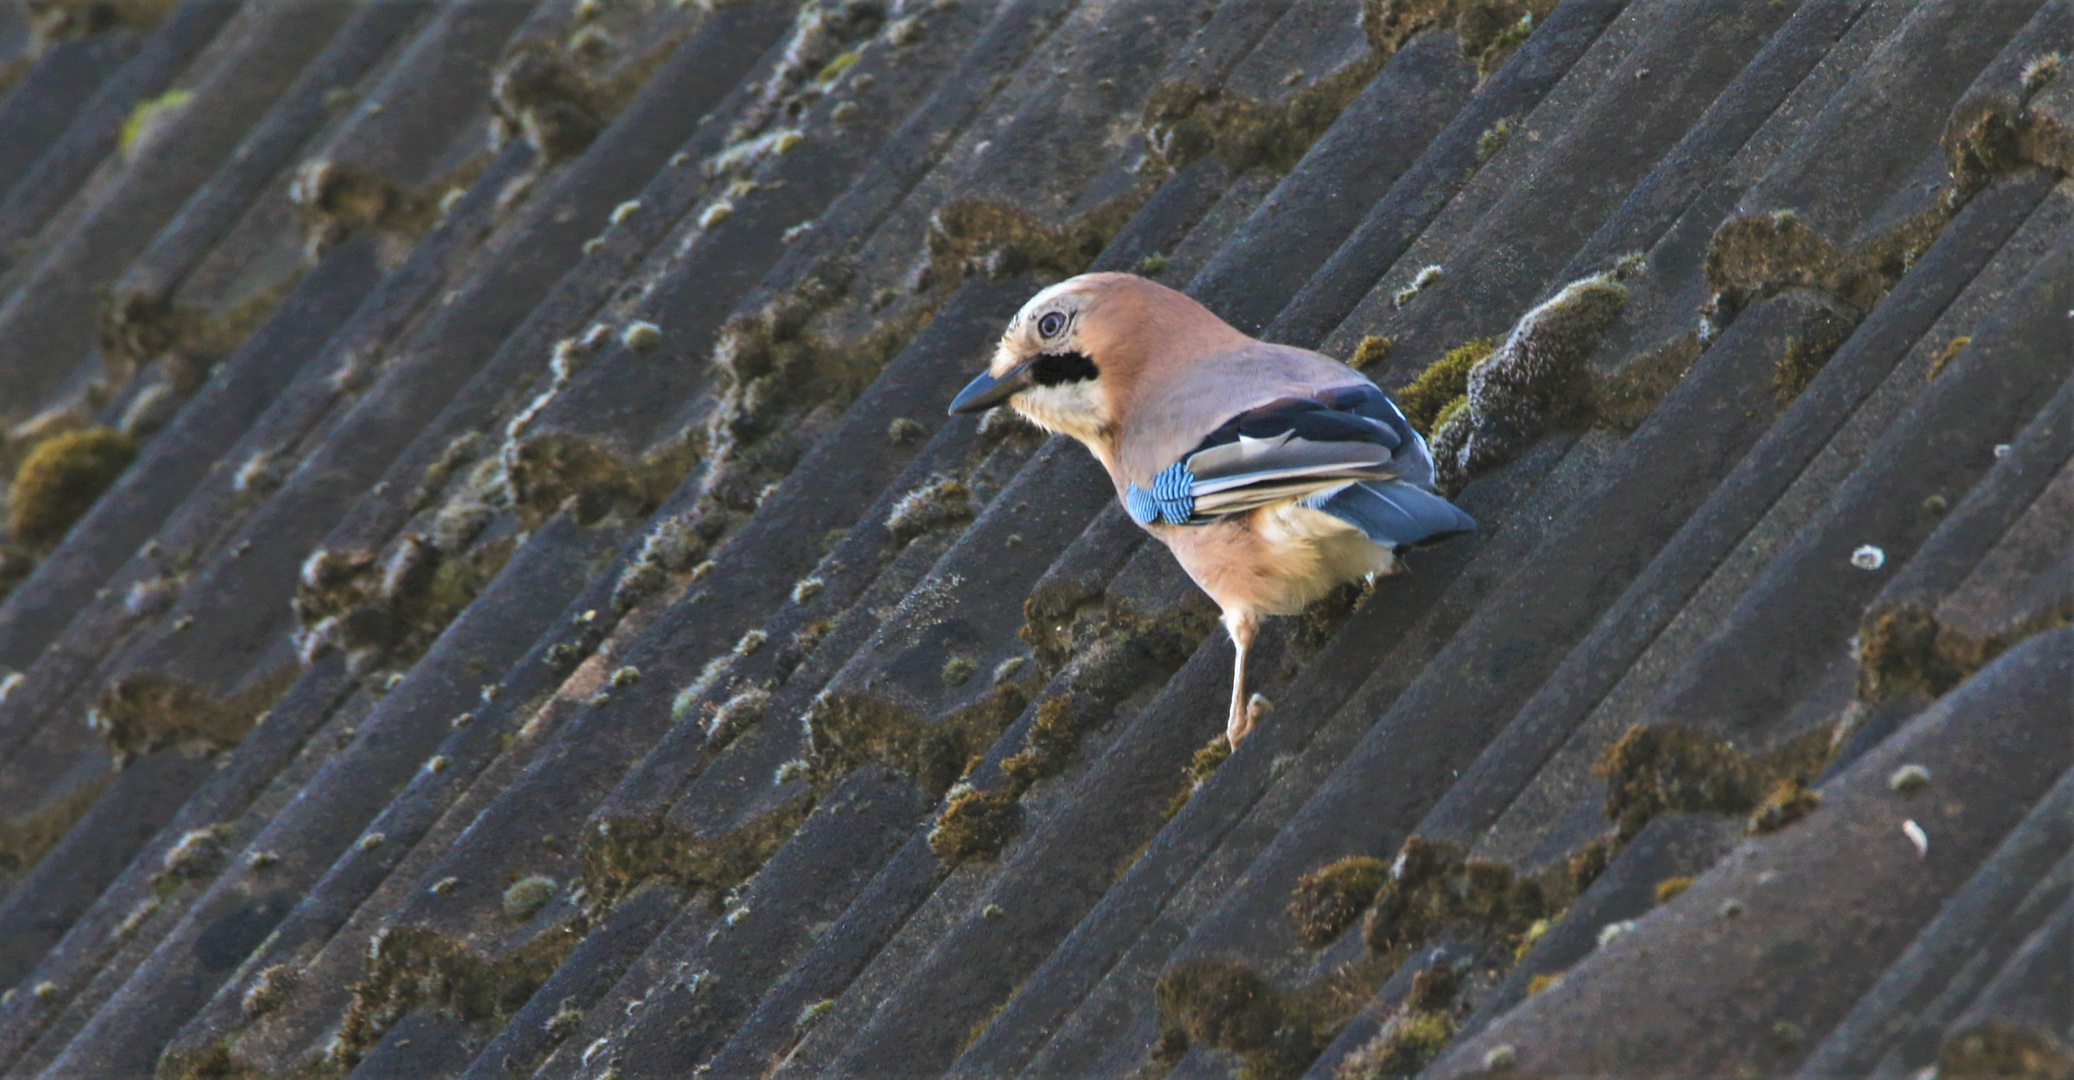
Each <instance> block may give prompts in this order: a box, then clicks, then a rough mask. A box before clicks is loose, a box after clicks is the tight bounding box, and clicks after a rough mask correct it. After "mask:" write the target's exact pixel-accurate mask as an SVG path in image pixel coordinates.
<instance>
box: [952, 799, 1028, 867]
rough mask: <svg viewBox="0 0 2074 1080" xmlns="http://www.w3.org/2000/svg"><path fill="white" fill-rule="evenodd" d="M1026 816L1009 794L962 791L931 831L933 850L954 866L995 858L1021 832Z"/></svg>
mask: <svg viewBox="0 0 2074 1080" xmlns="http://www.w3.org/2000/svg"><path fill="white" fill-rule="evenodd" d="M1022 816H1023V815H1022V808H1021V805H1020V804H1019V803H1017V801H1016V797H1015V796H1014V795H1012V794H1010V793H1008V792H1006V791H980V790H976V789H973V790H966V791H961V792H959V793H958V794H956V795H953V796H951V799H950V802H949V803H948V804H947V805H946V806H945V807H944V810H943V813H942V814H941V815H940V816H938V817H937V819H936V824H935V826H934V827H932V828H931V829H930V830H929V850H930V851H932V852H934V853H935V854H936V857H937V858H938V859H940V860H942V861H943V862H944V863H945V864H947V865H952V866H955V865H957V864H958V863H961V862H966V861H968V860H971V859H992V858H994V857H995V856H997V855H999V854H1000V853H1001V849H1002V847H1004V846H1006V845H1007V843H1008V841H1009V839H1010V838H1012V837H1014V836H1015V834H1016V832H1017V831H1018V830H1019V829H1021V827H1022Z"/></svg>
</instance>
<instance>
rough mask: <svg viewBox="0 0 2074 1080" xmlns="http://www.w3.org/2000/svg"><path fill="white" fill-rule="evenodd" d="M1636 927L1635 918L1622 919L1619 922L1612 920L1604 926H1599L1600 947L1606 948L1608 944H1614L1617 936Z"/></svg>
mask: <svg viewBox="0 0 2074 1080" xmlns="http://www.w3.org/2000/svg"><path fill="white" fill-rule="evenodd" d="M1634 928H1635V920H1633V919H1622V920H1620V921H1618V922H1610V923H1607V924H1606V925H1604V926H1601V927H1599V947H1600V948H1605V947H1606V946H1608V945H1610V944H1612V943H1613V940H1614V939H1615V938H1617V937H1619V936H1621V935H1622V934H1625V933H1627V932H1628V931H1630V930H1633V929H1634Z"/></svg>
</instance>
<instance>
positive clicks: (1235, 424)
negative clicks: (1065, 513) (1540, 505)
mask: <svg viewBox="0 0 2074 1080" xmlns="http://www.w3.org/2000/svg"><path fill="white" fill-rule="evenodd" d="M1432 475H1433V466H1432V458H1431V457H1430V456H1428V454H1427V452H1426V446H1425V442H1424V441H1423V440H1421V439H1420V438H1419V436H1418V434H1417V433H1416V432H1414V431H1413V430H1412V429H1411V425H1410V424H1409V423H1408V422H1406V421H1405V419H1404V414H1403V413H1401V412H1399V411H1398V409H1397V406H1396V404H1395V403H1394V402H1392V401H1391V400H1390V398H1389V396H1388V395H1387V394H1384V393H1383V392H1382V391H1381V390H1379V389H1377V388H1376V387H1375V386H1373V385H1370V384H1366V383H1363V384H1359V385H1349V386H1339V387H1333V388H1329V389H1326V390H1322V391H1320V392H1319V393H1318V394H1316V395H1315V396H1312V397H1289V398H1282V399H1279V400H1276V401H1271V402H1269V403H1267V404H1265V405H1262V406H1259V407H1258V408H1253V409H1249V410H1247V411H1245V412H1243V413H1240V414H1238V415H1237V416H1233V417H1231V418H1230V419H1228V420H1226V421H1225V422H1224V423H1223V424H1221V425H1219V426H1218V427H1217V429H1216V430H1214V431H1212V432H1210V433H1209V434H1208V435H1206V436H1204V438H1203V440H1202V441H1201V442H1199V443H1197V444H1196V448H1195V449H1194V450H1193V451H1190V452H1189V453H1188V454H1187V455H1185V456H1183V457H1182V458H1181V460H1179V461H1177V462H1175V463H1174V464H1173V465H1171V466H1169V467H1168V468H1166V469H1165V470H1163V471H1162V472H1161V473H1160V474H1159V475H1157V476H1155V477H1153V478H1152V483H1151V485H1150V487H1148V488H1142V489H1141V488H1138V487H1137V485H1135V484H1133V485H1131V490H1130V491H1128V492H1126V493H1125V500H1124V501H1125V506H1126V507H1127V508H1128V509H1129V510H1130V511H1131V515H1132V516H1133V517H1134V518H1136V519H1137V520H1139V521H1141V522H1147V523H1149V522H1152V521H1155V520H1158V521H1165V522H1167V523H1168V524H1177V525H1178V524H1200V523H1203V522H1207V521H1210V520H1212V519H1214V518H1217V517H1221V516H1223V515H1227V514H1236V513H1241V512H1244V511H1247V510H1251V509H1254V508H1256V507H1260V506H1266V505H1269V504H1271V503H1276V502H1283V501H1286V500H1291V499H1313V500H1315V499H1319V498H1331V497H1332V496H1333V494H1335V493H1336V492H1337V491H1338V490H1339V489H1342V488H1345V487H1346V486H1347V485H1349V484H1354V483H1360V482H1363V481H1383V480H1395V479H1404V480H1408V481H1410V482H1412V483H1414V484H1421V485H1425V484H1430V483H1431V482H1432Z"/></svg>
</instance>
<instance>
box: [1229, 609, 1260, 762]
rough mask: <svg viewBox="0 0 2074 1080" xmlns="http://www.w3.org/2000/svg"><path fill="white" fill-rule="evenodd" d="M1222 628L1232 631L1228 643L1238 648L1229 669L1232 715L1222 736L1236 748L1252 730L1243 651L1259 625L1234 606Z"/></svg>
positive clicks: (1249, 646)
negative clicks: (1247, 704) (1247, 706)
mask: <svg viewBox="0 0 2074 1080" xmlns="http://www.w3.org/2000/svg"><path fill="white" fill-rule="evenodd" d="M1224 628H1225V629H1226V630H1229V631H1231V642H1232V644H1233V645H1235V646H1237V648H1238V655H1237V656H1236V657H1234V658H1233V660H1232V669H1231V718H1230V719H1228V720H1226V721H1225V724H1224V739H1225V741H1226V742H1228V743H1230V744H1231V748H1232V749H1234V750H1236V749H1238V748H1239V740H1240V739H1243V738H1245V737H1246V734H1247V733H1248V732H1250V731H1252V730H1253V716H1252V711H1251V710H1249V709H1248V708H1246V651H1247V650H1248V649H1250V648H1252V647H1253V631H1255V630H1257V629H1259V628H1260V619H1259V618H1258V617H1257V616H1255V615H1254V614H1253V613H1252V612H1250V611H1244V610H1240V609H1234V610H1231V611H1227V612H1225V613H1224Z"/></svg>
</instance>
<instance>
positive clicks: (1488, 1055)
mask: <svg viewBox="0 0 2074 1080" xmlns="http://www.w3.org/2000/svg"><path fill="white" fill-rule="evenodd" d="M1518 1060H1519V1051H1517V1050H1514V1049H1513V1048H1512V1044H1511V1043H1499V1044H1498V1045H1496V1046H1493V1047H1491V1048H1490V1049H1489V1050H1486V1051H1484V1053H1483V1067H1484V1068H1486V1069H1492V1070H1497V1069H1510V1068H1512V1066H1513V1063H1514V1062H1516V1061H1518Z"/></svg>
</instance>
